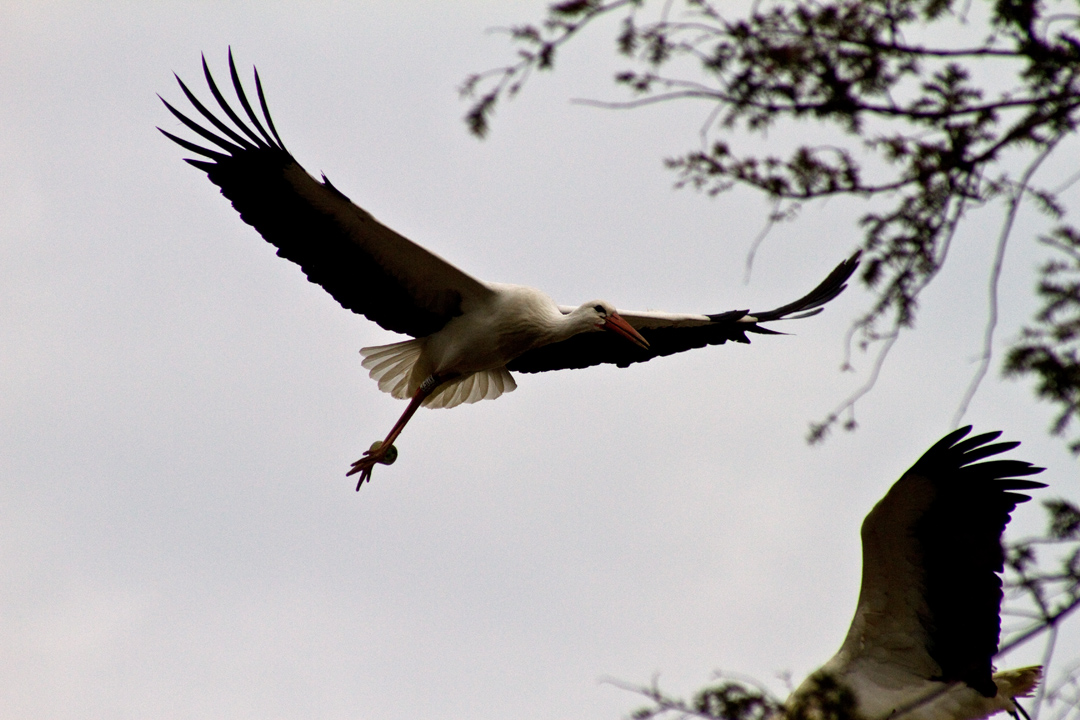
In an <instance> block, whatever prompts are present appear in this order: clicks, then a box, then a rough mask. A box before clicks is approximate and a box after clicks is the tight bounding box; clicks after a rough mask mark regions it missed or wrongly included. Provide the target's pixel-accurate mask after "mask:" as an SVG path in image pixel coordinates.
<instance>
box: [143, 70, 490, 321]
mask: <svg viewBox="0 0 1080 720" xmlns="http://www.w3.org/2000/svg"><path fill="white" fill-rule="evenodd" d="M229 72H230V74H231V75H232V84H233V88H234V89H235V91H236V97H237V100H239V102H240V106H241V107H242V108H243V110H244V112H245V114H246V115H247V118H248V120H249V121H250V123H245V122H244V121H243V120H241V119H240V117H239V115H237V113H236V112H235V111H234V110H233V108H232V107H230V106H229V104H228V103H227V102H226V100H225V98H224V97H223V96H222V94H221V92H220V91H219V90H218V88H217V85H216V84H215V83H214V79H213V77H211V75H210V70H209V68H208V67H207V65H206V58H205V57H203V74H204V75H205V76H206V82H207V85H208V86H209V87H210V92H211V93H212V94H213V96H214V99H215V100H216V101H217V104H218V105H219V106H220V108H221V110H222V111H223V112H224V113H225V115H226V116H227V117H228V119H229V120H230V121H232V124H233V126H232V127H230V126H229V125H228V124H227V123H226V122H225V121H224V120H222V119H220V118H218V117H217V116H215V115H214V114H213V113H212V112H210V111H209V110H208V109H207V108H206V107H205V106H204V105H203V104H202V103H200V102H199V100H198V99H196V97H195V95H194V94H193V93H192V92H191V91H190V90H189V89H188V88H187V86H186V85H184V83H183V81H182V80H180V78H179V77H177V78H176V80H177V82H179V83H180V88H181V89H182V90H183V91H184V95H185V96H186V97H187V99H188V100H189V101H190V102H191V105H192V107H194V108H195V110H196V111H198V113H199V114H200V115H201V116H202V117H203V118H204V119H205V121H206V122H207V123H209V124H210V125H211V126H213V128H214V129H210V128H209V127H206V126H204V125H200V124H199V123H197V122H195V121H193V120H191V119H190V118H188V117H187V116H185V115H184V114H183V113H181V112H180V111H178V110H177V109H176V108H174V107H173V106H172V105H170V104H169V103H168V102H166V101H165V99H164V98H162V102H164V103H165V107H167V108H168V109H169V111H170V112H171V113H172V114H173V115H175V116H176V118H177V119H178V120H180V122H182V123H183V124H184V125H186V126H187V127H188V128H189V129H190V130H192V131H193V132H195V133H197V134H198V135H200V136H201V137H202V138H203V139H204V140H206V141H207V142H209V143H211V144H212V145H213V146H216V147H214V148H209V147H202V146H200V145H197V144H195V143H193V142H190V141H188V140H184V139H182V138H179V137H177V136H175V135H173V134H171V133H168V132H165V131H164V130H161V128H158V129H159V130H161V132H162V133H164V134H165V136H166V137H168V138H169V139H170V140H173V141H174V142H176V143H177V144H179V145H180V146H181V147H184V148H186V149H187V150H189V151H191V152H194V153H197V154H198V155H201V156H203V157H204V158H207V159H205V160H204V159H198V160H195V159H188V160H187V162H189V163H191V164H192V165H194V166H195V167H197V168H199V169H200V170H204V171H206V174H207V175H208V176H209V177H210V180H211V181H212V182H213V183H214V184H215V185H217V186H218V187H220V188H221V193H222V194H223V195H224V196H225V197H227V198H228V199H229V200H231V201H232V204H233V207H234V208H236V210H237V212H239V213H240V217H241V218H242V219H243V220H244V222H246V223H248V224H249V225H252V226H254V227H255V229H256V230H258V231H259V233H260V234H261V235H262V236H263V237H264V238H266V240H267V241H268V242H270V243H271V244H273V245H274V246H275V247H277V249H278V255H280V256H281V257H283V258H286V259H288V260H292V261H293V262H295V263H296V264H298V265H299V266H300V267H301V269H302V270H303V271H304V274H305V275H307V277H308V279H309V280H311V282H313V283H316V284H318V285H320V286H322V287H323V289H325V290H326V291H327V292H328V293H330V294H331V295H332V296H333V297H334V299H335V300H337V301H338V302H339V303H341V305H342V306H343V307H345V308H347V309H349V310H352V311H353V312H356V313H360V314H361V315H364V316H366V317H367V318H369V319H370V320H373V321H375V322H377V323H378V324H379V325H381V326H382V327H384V328H386V329H387V330H393V331H395V332H400V333H406V334H409V335H412V336H414V337H421V336H424V335H430V334H431V333H433V332H436V331H437V330H439V329H441V328H442V327H443V325H445V324H446V323H447V321H449V320H450V319H451V318H452V317H454V316H455V315H460V314H461V312H462V304H463V303H467V302H468V301H469V300H471V299H479V298H483V297H486V296H487V295H489V294H490V293H491V292H492V291H491V289H490V288H489V287H488V286H487V285H486V284H484V283H483V282H481V281H479V280H477V279H475V278H473V277H471V276H469V275H467V274H466V273H464V272H462V271H461V270H458V269H457V268H455V267H454V266H453V265H451V264H450V263H448V262H446V261H445V260H443V259H442V258H440V257H439V256H437V255H435V254H434V253H432V252H429V251H428V250H425V249H424V248H422V247H420V246H419V245H417V244H416V243H414V242H412V241H410V240H407V239H406V238H404V237H402V236H401V235H399V234H397V233H396V232H394V231H393V230H391V229H390V228H388V227H386V226H385V225H382V224H380V223H379V222H378V221H376V220H375V218H373V217H372V216H371V215H370V214H368V213H367V212H366V211H364V210H362V209H361V208H359V207H357V206H356V205H354V204H353V203H352V202H350V201H349V199H348V198H347V197H345V195H343V194H342V193H341V192H340V191H338V189H337V188H335V187H334V186H333V185H331V184H330V181H329V180H327V179H326V176H323V182H321V183H320V182H319V181H317V180H315V178H313V177H311V176H310V175H309V174H308V173H307V172H306V171H305V170H304V169H303V168H302V167H300V165H298V164H297V162H296V160H294V159H293V157H292V155H290V154H289V152H288V151H287V150H286V149H285V145H284V143H282V142H281V138H280V137H279V136H278V133H277V130H276V129H275V128H274V123H273V121H272V120H271V119H270V113H269V111H268V110H267V107H266V98H265V96H264V95H263V89H262V83H261V82H260V80H259V74H258V71H255V87H256V90H257V92H258V95H259V104H260V106H261V110H262V117H263V120H265V123H266V124H265V127H264V125H263V123H262V122H261V121H260V120H259V117H258V116H257V115H256V113H255V112H254V111H253V110H252V107H251V103H249V102H248V99H247V95H246V94H245V93H244V88H243V86H242V85H241V84H240V77H239V75H238V74H237V72H236V65H235V64H234V63H233V57H232V50H231V49H230V50H229Z"/></svg>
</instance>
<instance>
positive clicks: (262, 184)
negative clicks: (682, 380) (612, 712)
mask: <svg viewBox="0 0 1080 720" xmlns="http://www.w3.org/2000/svg"><path fill="white" fill-rule="evenodd" d="M202 66H203V74H204V75H205V77H206V83H207V85H208V86H209V89H210V93H211V94H212V95H213V97H214V100H215V101H216V102H217V105H218V106H219V107H220V109H221V112H222V113H224V115H225V117H226V118H227V120H228V122H226V120H224V119H222V118H221V117H219V116H218V115H216V114H215V113H214V112H211V111H210V110H208V109H207V107H206V106H205V105H203V104H202V103H201V102H200V101H199V100H198V99H197V98H196V97H195V94H194V93H192V92H191V90H189V89H188V87H187V86H186V85H185V84H184V82H183V81H182V80H180V78H179V77H178V76H177V77H176V80H177V82H178V83H179V84H180V88H181V90H182V91H183V93H184V95H185V96H186V97H187V99H188V101H189V102H190V103H191V105H192V107H193V108H194V109H195V110H196V111H197V112H198V114H199V115H201V116H202V118H203V121H204V122H203V123H200V122H196V121H194V120H192V119H190V118H189V117H187V116H186V115H184V114H183V113H181V112H180V111H179V110H177V109H176V108H175V107H173V106H172V105H170V104H169V103H168V102H167V101H165V99H164V98H162V99H161V100H162V102H163V103H165V107H167V108H168V109H169V111H170V112H171V113H172V114H173V115H174V116H175V117H176V118H177V119H178V120H179V121H180V122H181V123H183V124H184V125H185V126H186V127H187V128H188V129H190V130H191V131H192V132H194V133H196V134H197V135H199V136H200V137H201V138H202V139H203V140H205V141H206V142H207V143H209V146H204V145H200V144H197V143H194V142H191V141H189V140H185V139H183V138H180V137H177V136H176V135H173V134H172V133H169V132H166V131H165V130H162V129H161V128H158V129H159V130H161V132H162V133H164V134H165V136H166V137H168V138H169V139H171V140H173V141H174V142H176V143H177V144H179V145H180V146H181V147H183V148H185V149H187V150H189V151H191V152H193V153H195V154H196V155H199V156H201V157H199V158H197V159H196V158H189V159H187V162H189V163H190V164H192V165H194V166H195V167H196V168H199V169H200V170H203V171H205V172H206V174H207V175H208V176H209V178H210V180H211V181H212V182H213V183H214V184H215V185H217V186H218V187H220V188H221V193H222V194H223V195H224V196H225V197H226V198H228V199H229V200H231V201H232V204H233V207H234V208H236V210H237V211H238V212H239V213H240V217H241V219H243V220H244V222H246V223H248V224H249V225H252V226H254V227H255V229H256V230H258V231H259V233H260V234H261V235H262V236H263V237H264V238H265V239H266V240H267V241H268V242H270V243H271V244H273V245H274V246H275V247H276V248H277V249H278V253H277V254H278V255H279V256H281V257H283V258H286V259H288V260H291V261H293V262H295V263H297V264H298V265H300V267H301V269H302V270H303V271H304V274H305V275H307V277H308V279H309V280H310V281H311V282H313V283H316V284H318V285H320V286H322V288H323V289H325V290H326V291H327V292H329V293H330V294H331V295H332V296H333V297H334V299H335V300H337V301H338V302H339V303H340V304H341V305H342V306H343V307H344V308H346V309H348V310H352V311H353V312H355V313H359V314H361V315H364V316H365V317H367V318H368V319H369V320H372V321H374V322H376V323H378V324H379V325H380V326H382V327H383V328H385V329H387V330H392V331H394V332H398V333H404V334H406V335H411V336H412V337H413V338H414V339H412V340H406V341H404V342H398V343H393V344H391V345H382V346H379V347H369V348H363V349H362V350H361V351H360V352H361V354H362V355H363V357H364V360H363V362H362V364H363V366H364V367H365V368H367V369H368V370H369V371H370V375H371V377H372V378H374V379H375V380H376V381H378V383H379V388H380V389H381V390H383V391H385V392H388V393H390V394H391V395H393V396H394V397H395V398H399V399H407V400H409V405H408V407H407V408H406V410H405V412H404V413H403V414H402V416H401V418H400V419H399V420H398V421H397V423H396V424H395V425H394V427H393V428H392V430H391V431H390V433H389V434H388V435H387V436H386V439H385V440H383V441H382V443H381V445H379V444H376V445H375V446H372V449H370V450H368V451H367V452H366V453H364V456H363V457H362V458H360V459H359V460H357V461H356V462H355V463H353V465H352V468H351V469H350V470H349V472H348V474H349V475H352V474H355V473H359V474H360V477H359V482H358V483H357V485H356V489H357V490H359V489H360V486H361V485H362V484H363V483H364V481H365V480H368V479H370V477H371V472H372V469H373V468H374V466H375V464H376V463H379V462H382V463H385V464H389V463H390V462H392V461H393V458H394V457H396V449H395V448H394V447H393V442H394V440H395V439H396V438H397V436H398V435H399V434H400V433H401V431H402V429H403V428H404V427H405V424H406V423H407V422H408V421H409V419H410V418H411V417H412V415H413V414H414V413H415V412H416V410H417V409H418V408H419V407H420V406H421V405H424V406H426V407H433V408H439V407H445V408H449V407H454V406H455V405H459V404H461V403H471V402H476V401H478V400H483V399H491V398H496V397H499V396H500V395H501V394H503V393H505V392H509V391H511V390H513V389H514V388H515V387H516V384H515V382H514V378H513V376H511V375H510V371H511V370H515V371H518V372H526V373H529V372H544V371H547V370H562V369H567V368H583V367H588V366H591V365H597V364H600V363H614V364H615V365H618V366H619V367H626V366H627V365H630V364H632V363H637V362H645V361H646V360H651V359H652V358H654V357H658V356H661V355H671V354H672V353H677V352H682V351H684V350H690V349H691V348H699V347H704V346H706V345H720V344H723V343H725V342H728V341H729V340H730V341H734V342H741V343H747V342H749V340H748V339H747V333H759V334H770V335H775V334H780V333H777V332H775V331H773V330H769V329H766V328H764V327H762V326H761V325H760V323H762V322H767V321H773V320H782V319H791V318H801V317H809V316H810V315H815V314H817V313H818V312H820V311H821V309H822V307H821V306H822V305H824V304H825V303H827V302H829V301H830V300H832V299H833V298H834V297H836V296H837V295H839V294H840V292H841V291H843V289H844V288H845V287H846V284H845V283H846V281H847V280H848V278H849V277H850V276H851V274H852V273H853V272H855V269H856V268H857V267H858V258H859V254H858V253H856V254H855V255H853V256H852V257H851V258H849V259H848V260H845V261H844V262H842V263H840V265H838V266H837V267H836V269H834V270H833V271H832V272H831V273H830V274H829V276H828V277H827V278H826V279H825V280H824V281H823V282H822V283H821V284H820V285H818V286H817V287H816V288H814V290H812V291H811V292H810V293H808V294H807V295H805V296H804V297H801V298H799V299H798V300H796V301H794V302H792V303H789V304H787V305H784V306H782V307H779V308H776V309H774V310H768V311H765V312H753V313H752V312H749V311H748V310H734V311H730V312H723V313H717V314H708V315H704V314H703V315H688V314H673V313H663V312H624V313H619V312H617V311H616V310H615V308H614V307H613V306H612V305H611V304H610V303H607V302H605V301H603V300H590V301H589V302H587V303H584V304H582V305H580V306H578V307H570V306H564V305H557V304H556V303H555V302H554V301H553V300H552V299H551V298H549V297H548V296H547V295H545V294H544V293H542V292H541V291H539V290H536V289H534V288H531V287H525V286H521V285H506V284H501V283H493V282H484V281H482V280H478V279H476V278H474V277H472V276H471V275H468V274H467V273H465V272H463V271H461V270H459V269H458V268H456V267H454V266H453V265H451V264H450V263H448V262H446V261H445V260H443V259H442V258H440V257H439V256H437V255H435V254H434V253H432V252H430V251H429V250H426V249H424V248H423V247H421V246H419V245H417V244H416V243H414V242H412V241H410V240H408V239H406V238H404V237H402V236H401V235H399V234H398V233H396V232H394V231H393V230H391V229H390V228H388V227H386V226H385V225H382V224H380V223H379V222H378V221H377V220H375V218H373V217H372V216H371V215H370V214H369V213H368V212H367V211H365V210H363V209H361V208H359V207H357V206H356V205H354V204H353V203H352V202H351V201H350V200H349V198H347V197H346V196H345V195H344V194H343V193H342V192H341V191H340V190H338V189H337V188H336V187H334V186H333V185H332V184H331V183H330V181H329V180H328V179H327V178H326V176H325V175H323V176H322V181H321V182H320V181H318V180H316V179H315V178H314V177H312V176H311V175H309V174H308V173H307V172H306V171H305V170H304V169H303V168H302V167H300V165H299V164H298V163H297V162H296V160H294V159H293V157H292V155H291V154H290V153H289V152H288V151H287V150H286V149H285V144H284V143H283V142H282V141H281V138H280V136H279V135H278V132H277V130H276V129H275V127H274V123H273V120H271V118H270V112H269V110H268V109H267V105H266V97H265V95H264V93H263V88H262V82H261V81H260V79H259V74H258V71H257V70H256V71H255V88H256V91H257V94H258V99H259V105H260V109H261V111H262V119H260V117H259V115H258V114H256V112H255V111H254V109H253V108H252V105H251V103H250V102H249V101H248V97H247V95H246V93H245V92H244V88H243V86H242V85H241V83H240V77H239V75H238V74H237V71H236V65H235V63H234V62H233V57H232V51H231V50H230V51H229V73H230V75H231V77H232V85H233V88H234V90H235V92H236V98H237V100H238V101H239V104H240V107H241V108H242V109H243V113H244V114H245V115H246V117H247V122H245V121H244V120H243V119H241V117H240V115H239V114H238V113H237V112H236V111H235V110H234V108H233V107H232V106H231V105H230V104H229V103H228V102H227V101H226V100H225V98H224V96H223V95H222V93H221V91H220V90H219V89H218V87H217V84H216V83H215V82H214V79H213V77H212V76H211V74H210V70H209V68H208V67H207V64H206V58H205V57H203V62H202ZM230 122H231V125H230V124H229V123H230Z"/></svg>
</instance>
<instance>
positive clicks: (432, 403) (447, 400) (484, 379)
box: [424, 367, 517, 408]
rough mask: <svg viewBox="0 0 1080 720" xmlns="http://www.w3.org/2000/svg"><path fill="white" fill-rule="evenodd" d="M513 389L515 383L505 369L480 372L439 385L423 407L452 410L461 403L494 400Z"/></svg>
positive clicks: (515, 386)
mask: <svg viewBox="0 0 1080 720" xmlns="http://www.w3.org/2000/svg"><path fill="white" fill-rule="evenodd" d="M515 388H517V383H516V382H514V377H513V376H512V375H511V374H510V372H509V371H508V370H507V369H506V368H504V367H501V368H495V369H494V370H481V371H480V372H475V373H472V374H470V375H466V376H464V377H460V378H457V379H456V380H451V381H450V382H448V383H445V384H443V385H441V386H440V387H439V388H438V389H437V390H436V391H435V392H433V393H432V394H431V395H430V396H429V397H428V399H427V400H425V401H424V407H430V408H452V407H454V406H456V405H461V404H462V403H474V402H478V401H480V400H494V399H495V398H497V397H499V396H500V395H502V394H503V393H504V392H510V391H511V390H514V389H515Z"/></svg>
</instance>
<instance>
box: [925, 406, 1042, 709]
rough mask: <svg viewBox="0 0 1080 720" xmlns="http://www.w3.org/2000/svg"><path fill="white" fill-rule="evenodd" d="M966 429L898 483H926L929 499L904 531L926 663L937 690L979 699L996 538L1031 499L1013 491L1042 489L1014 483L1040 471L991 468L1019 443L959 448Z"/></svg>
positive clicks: (990, 645)
mask: <svg viewBox="0 0 1080 720" xmlns="http://www.w3.org/2000/svg"><path fill="white" fill-rule="evenodd" d="M970 431H971V426H968V427H965V428H961V429H959V430H956V431H954V432H951V433H949V434H948V435H946V436H945V437H944V438H942V439H941V440H940V441H939V442H937V443H936V444H935V445H934V446H933V447H932V448H930V449H929V450H928V451H927V452H926V453H925V454H924V455H923V456H922V457H921V458H920V459H919V461H918V462H916V463H915V465H913V466H912V468H911V469H910V470H909V471H908V472H907V473H906V475H917V476H921V477H924V478H926V479H928V480H930V482H931V484H932V486H933V488H934V492H935V496H934V498H933V500H932V501H931V503H930V505H929V507H928V508H927V509H926V511H925V512H924V513H923V514H922V516H921V517H920V518H919V519H918V521H917V522H916V523H915V525H914V527H913V528H912V533H913V535H914V538H915V541H916V543H917V546H918V548H919V550H920V554H921V559H922V570H923V582H924V591H925V599H926V605H927V608H928V614H927V615H926V616H925V617H920V618H919V619H920V622H921V623H922V625H923V627H924V628H925V630H926V632H927V634H928V636H929V646H928V648H927V650H928V652H929V653H930V656H931V657H932V658H933V659H934V660H935V661H936V662H937V663H938V665H940V666H941V677H939V678H933V679H935V680H942V681H945V682H952V681H957V680H959V681H962V682H965V683H967V684H968V685H970V686H971V687H972V688H974V689H975V690H977V691H978V692H979V693H981V694H982V695H984V696H986V697H993V696H994V695H996V694H997V686H996V685H995V684H994V681H993V679H992V675H993V668H992V666H991V661H992V659H993V656H994V655H995V653H997V649H998V640H999V635H1000V632H1001V619H1000V613H1001V600H1002V596H1003V593H1002V581H1001V575H1000V574H1001V572H1002V571H1003V569H1004V560H1005V553H1004V550H1003V548H1002V545H1001V536H1002V533H1003V532H1004V530H1005V526H1006V525H1007V524H1008V522H1009V516H1010V514H1011V513H1012V511H1013V509H1014V508H1015V507H1016V506H1017V505H1018V504H1020V503H1022V502H1027V501H1028V500H1030V499H1031V498H1030V497H1028V496H1027V495H1022V494H1019V493H1017V492H1015V491H1017V490H1033V489H1035V488H1041V487H1046V486H1045V485H1044V484H1043V483H1039V482H1035V481H1032V480H1022V479H1019V478H1021V477H1023V476H1027V475H1035V474H1037V473H1040V472H1042V471H1043V469H1044V468H1040V467H1035V466H1033V465H1032V464H1031V463H1028V462H1022V461H1019V460H991V461H988V462H978V461H979V460H982V459H983V458H987V457H991V456H993V455H998V454H1000V453H1003V452H1006V451H1008V450H1011V449H1013V448H1015V447H1016V446H1017V445H1019V444H1020V443H1016V442H1004V443H996V444H989V443H990V442H991V441H993V440H995V439H996V438H997V437H998V436H999V435H1001V433H1000V432H994V433H985V434H982V435H976V436H974V437H971V438H968V439H966V440H964V439H963V438H964V437H966V436H967V434H968V433H969V432H970Z"/></svg>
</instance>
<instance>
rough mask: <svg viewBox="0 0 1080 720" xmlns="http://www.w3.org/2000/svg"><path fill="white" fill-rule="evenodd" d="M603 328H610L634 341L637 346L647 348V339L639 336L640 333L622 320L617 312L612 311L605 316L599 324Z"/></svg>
mask: <svg viewBox="0 0 1080 720" xmlns="http://www.w3.org/2000/svg"><path fill="white" fill-rule="evenodd" d="M601 327H602V328H604V329H605V330H611V331H612V332H615V333H618V334H619V335H622V336H623V337H624V338H626V339H627V340H629V341H630V342H632V343H634V344H635V345H637V346H638V347H642V348H645V349H646V350H648V349H649V341H648V340H646V339H645V338H643V337H641V333H639V332H638V331H637V330H635V329H634V328H633V326H632V325H631V324H630V323H628V322H626V321H625V320H623V318H622V316H621V315H619V313H616V312H613V313H611V314H610V315H608V316H607V320H605V321H604V324H603V325H601Z"/></svg>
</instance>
